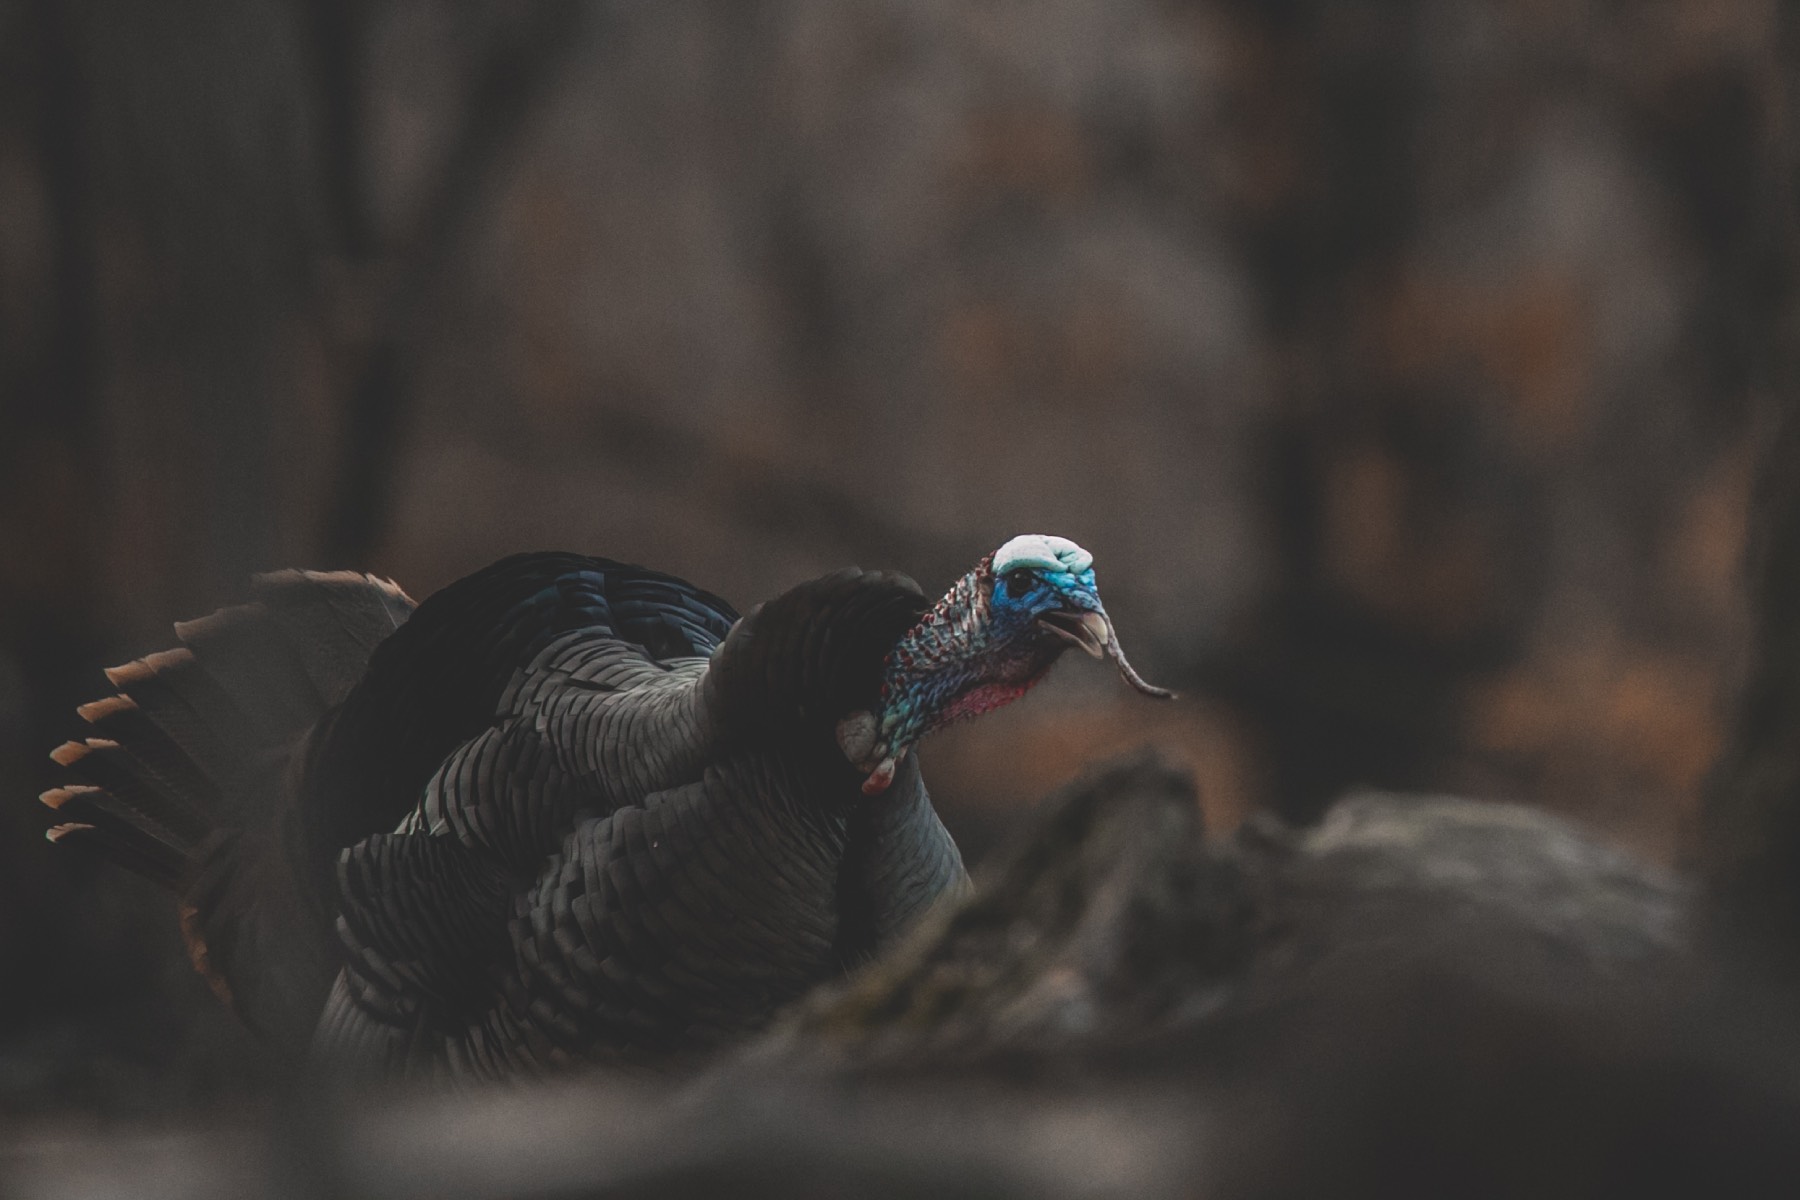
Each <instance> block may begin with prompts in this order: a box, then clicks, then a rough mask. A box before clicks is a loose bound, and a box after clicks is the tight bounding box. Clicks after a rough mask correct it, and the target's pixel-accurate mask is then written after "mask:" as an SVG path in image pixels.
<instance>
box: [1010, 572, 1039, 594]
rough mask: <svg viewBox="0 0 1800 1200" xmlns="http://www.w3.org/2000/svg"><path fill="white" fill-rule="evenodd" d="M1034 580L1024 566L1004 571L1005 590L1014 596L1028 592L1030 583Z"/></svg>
mask: <svg viewBox="0 0 1800 1200" xmlns="http://www.w3.org/2000/svg"><path fill="white" fill-rule="evenodd" d="M1035 582H1036V580H1035V579H1033V578H1032V574H1031V572H1030V571H1027V570H1026V569H1025V568H1024V567H1020V568H1019V569H1018V570H1016V571H1008V572H1007V573H1006V590H1007V591H1009V592H1011V593H1012V594H1013V595H1015V596H1023V595H1024V594H1025V593H1026V592H1029V591H1030V590H1031V585H1032V584H1033V583H1035Z"/></svg>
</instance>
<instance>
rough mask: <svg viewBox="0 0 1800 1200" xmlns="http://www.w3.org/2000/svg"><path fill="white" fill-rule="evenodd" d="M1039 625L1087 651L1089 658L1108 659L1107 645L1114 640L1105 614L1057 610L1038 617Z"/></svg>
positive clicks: (1080, 610)
mask: <svg viewBox="0 0 1800 1200" xmlns="http://www.w3.org/2000/svg"><path fill="white" fill-rule="evenodd" d="M1038 624H1040V625H1042V626H1043V627H1044V628H1045V629H1048V630H1049V631H1050V632H1051V633H1054V634H1055V635H1056V636H1057V637H1059V638H1061V639H1062V640H1063V641H1065V642H1068V643H1069V644H1070V645H1072V646H1079V647H1081V648H1082V649H1083V650H1085V651H1087V654H1088V657H1090V658H1099V659H1103V658H1105V657H1106V647H1107V643H1108V642H1110V641H1111V640H1112V636H1113V632H1112V623H1111V622H1110V621H1108V620H1107V619H1106V614H1105V613H1097V612H1088V611H1085V610H1082V609H1069V608H1057V609H1052V610H1051V611H1049V612H1047V613H1040V614H1039V615H1038Z"/></svg>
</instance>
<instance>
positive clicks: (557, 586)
mask: <svg viewBox="0 0 1800 1200" xmlns="http://www.w3.org/2000/svg"><path fill="white" fill-rule="evenodd" d="M1092 561H1093V560H1092V556H1091V555H1089V554H1088V553H1087V552H1086V551H1085V550H1082V549H1081V548H1080V547H1079V546H1076V545H1075V544H1074V543H1073V542H1069V541H1067V540H1065V539H1062V538H1053V537H1044V536H1038V535H1030V536H1025V537H1019V538H1014V539H1013V540H1011V541H1009V542H1007V543H1006V544H1005V545H1004V546H1002V547H1001V548H1000V549H999V550H997V551H995V552H994V553H993V554H991V555H989V556H987V557H986V558H984V559H982V561H981V562H980V563H978V564H977V565H976V567H975V568H974V570H972V571H970V572H969V573H968V574H967V575H965V576H963V577H962V578H961V579H959V580H958V581H957V582H956V583H955V585H954V586H952V587H951V589H950V591H949V592H948V593H947V594H946V595H945V596H944V597H943V599H941V600H940V601H938V602H937V604H936V605H929V604H928V603H927V601H926V599H925V597H924V596H923V595H922V594H921V593H920V591H919V589H918V587H917V586H916V585H915V584H914V583H913V582H912V581H911V580H909V579H907V578H905V577H903V576H899V575H893V574H886V573H878V572H863V571H856V570H848V571H840V572H837V573H834V574H831V575H826V576H824V577H823V578H820V579H816V580H813V581H811V582H809V583H804V584H801V585H800V586H798V587H796V588H794V589H792V590H791V591H789V592H787V593H785V594H783V595H782V596H780V597H778V598H776V599H774V600H771V601H769V602H768V603H767V604H764V605H762V606H761V607H759V608H757V609H756V610H755V611H753V612H751V614H750V615H749V616H747V617H745V618H743V619H742V620H739V619H738V617H737V614H736V613H735V612H734V611H733V610H732V609H731V607H730V605H728V604H726V603H725V602H724V601H723V600H720V599H719V598H718V597H716V596H713V595H710V594H709V593H706V592H703V591H701V590H700V589H698V588H695V587H693V586H692V585H691V584H688V583H685V582H683V581H682V580H679V579H676V578H673V577H671V576H668V575H663V574H659V573H657V572H654V571H648V570H645V569H643V568H640V567H633V566H626V565H623V564H620V563H615V562H610V561H607V560H605V559H596V558H586V557H582V556H578V555H571V554H529V555H519V556H516V557H513V558H509V559H505V560H503V561H501V562H499V563H496V564H494V565H493V566H491V567H489V568H487V569H486V570H483V571H480V572H478V573H476V574H474V575H471V576H469V577H468V578H466V579H463V580H460V581H458V582H457V583H454V584H452V585H450V586H449V587H447V588H445V589H444V590H443V591H441V592H438V593H436V594H435V595H433V596H431V597H430V598H429V599H427V600H426V601H425V602H424V603H423V604H420V605H418V606H417V607H416V608H415V607H414V605H413V603H412V601H410V600H409V599H408V598H407V597H406V596H405V594H404V593H403V592H401V591H400V589H399V588H397V587H395V586H394V585H393V584H391V583H387V582H383V581H381V580H378V579H375V578H373V577H370V576H365V575H356V574H348V573H334V574H319V573H311V572H299V571H283V572H278V573H275V574H272V575H263V576H259V577H257V579H256V580H255V581H254V583H253V587H252V599H251V601H250V602H249V603H247V604H244V605H241V606H239V607H235V608H228V609H223V610H221V611H219V612H217V613H214V614H213V615H211V616H209V617H205V618H202V619H201V620H198V621H192V622H186V623H183V624H178V625H177V626H176V633H177V635H178V637H179V638H180V640H181V642H182V646H181V647H180V648H178V649H174V650H169V651H165V652H163V653H160V654H153V655H150V656H148V657H146V658H143V659H140V660H138V661H136V662H132V663H129V664H127V665H125V666H123V667H119V668H115V669H114V670H112V671H109V672H108V678H109V679H110V680H111V681H112V683H113V684H114V686H115V687H116V688H117V689H118V695H115V696H111V697H108V698H106V699H104V700H100V701H97V702H95V703H93V704H89V705H85V706H83V707H82V709H81V710H80V711H81V714H82V716H84V717H85V718H86V719H87V720H88V721H89V722H90V723H91V724H93V725H94V726H95V730H94V732H95V734H96V736H94V737H91V738H88V739H87V740H85V741H82V742H70V743H68V744H66V745H64V746H62V747H59V748H58V750H57V751H56V752H55V754H54V756H53V757H55V758H56V760H57V761H58V762H59V763H61V764H63V765H64V766H66V767H69V768H71V769H72V770H74V771H75V772H77V773H78V774H79V775H81V776H82V777H83V778H84V779H85V780H86V782H85V783H84V784H82V785H77V786H69V787H62V788H56V789H53V790H52V791H50V792H47V793H45V795H44V797H43V799H44V801H45V803H47V804H49V805H50V806H51V807H52V808H56V809H58V810H59V816H60V817H61V819H62V821H63V823H62V824H59V825H57V826H55V827H54V828H53V829H51V830H50V832H49V836H50V838H51V839H52V840H53V841H57V842H62V843H66V844H70V845H87V846H91V847H93V848H95V849H97V850H98V851H100V852H102V853H104V854H105V855H107V856H108V857H110V858H112V859H114V860H115V861H117V862H118V863H120V864H122V865H124V866H126V867H129V868H131V869H133V870H135V871H138V872H140V873H142V874H144V875H147V876H149V877H150V878H151V879H154V880H156V881H158V882H159V883H162V884H164V885H166V886H167V887H169V888H170V889H171V890H173V891H175V892H176V893H177V895H178V896H179V898H180V906H179V908H180V915H181V924H182V930H183V933H184V935H185V937H186V941H187V945H188V948H189V951H190V954H191V956H192V958H193V961H194V965H195V966H196V967H197V968H198V969H199V970H200V972H201V973H202V974H203V975H204V976H205V977H206V978H207V979H208V980H209V981H210V982H211V984H212V986H213V988H214V990H215V991H216V992H217V993H218V994H219V995H220V997H221V998H222V999H224V1000H225V1001H226V1002H227V1003H229V1004H231V1005H232V1007H233V1008H234V1009H236V1011H237V1012H238V1013H239V1014H240V1015H241V1016H242V1017H243V1018H244V1019H245V1020H246V1021H247V1022H248V1023H249V1024H251V1025H252V1026H253V1027H255V1028H257V1029H259V1030H260V1031H262V1032H264V1033H266V1034H267V1035H269V1036H270V1037H271V1038H273V1039H274V1040H276V1041H277V1042H278V1043H279V1044H282V1045H285V1046H287V1047H289V1048H291V1049H292V1050H293V1051H294V1053H295V1054H296V1055H299V1054H302V1053H304V1052H306V1051H307V1050H308V1048H310V1052H311V1054H312V1056H313V1057H314V1058H315V1059H316V1060H324V1061H326V1062H329V1063H346V1064H353V1065H355V1066H357V1067H359V1068H362V1069H375V1070H381V1071H385V1072H390V1073H423V1074H433V1073H439V1072H448V1073H456V1074H472V1075H485V1076H497V1075H508V1074H514V1073H519V1072H525V1071H533V1070H539V1069H543V1068H547V1067H554V1066H557V1065H560V1064H564V1063H570V1062H592V1061H607V1062H653V1061H666V1060H668V1059H670V1058H673V1057H680V1056H683V1055H690V1054H697V1053H702V1052H704V1051H706V1050H709V1049H711V1048H713V1047H716V1046H718V1045H719V1044H721V1043H723V1042H725V1041H728V1040H730V1039H731V1038H733V1037H736V1036H738V1035H741V1034H743V1033H745V1032H747V1031H749V1030H752V1029H754V1028H756V1027H757V1026H759V1025H760V1024H762V1023H763V1022H765V1021H766V1020H767V1019H768V1018H769V1017H770V1016H771V1015H772V1014H773V1013H774V1012H775V1010H776V1009H778V1008H779V1007H781V1006H782V1005H783V1004H785V1003H787V1002H788V1001H790V1000H792V999H794V998H796V997H797V996H799V995H800V994H802V993H803V992H805V991H806V990H807V989H809V988H811V987H812V986H814V985H815V984H817V983H819V982H821V981H823V980H825V979H828V978H830V977H832V976H834V975H837V974H839V973H841V972H842V971H844V970H846V969H848V968H849V967H851V966H854V965H855V964H856V963H858V962H859V961H861V960H863V959H864V958H866V957H867V956H868V955H870V954H871V953H873V952H875V951H877V950H879V949H880V948H881V947H883V946H884V945H886V944H887V943H888V942H890V941H891V940H892V939H893V938H895V937H896V936H897V935H898V934H899V933H900V932H901V931H903V930H904V929H905V928H906V927H907V926H908V925H909V924H910V923H911V922H913V921H914V920H915V919H916V918H917V917H918V915H919V914H920V913H921V912H923V911H924V910H925V908H927V907H928V906H929V905H930V904H931V903H932V902H933V901H934V900H936V899H937V898H938V897H939V896H941V895H942V894H944V893H945V892H946V891H949V890H951V889H955V888H957V887H960V886H961V884H962V882H963V879H964V875H963V868H962V861H961V858H960V856H959V855H958V853H957V850H956V846H955V844H954V843H953V842H952V841H951V839H950V836H949V834H948V833H946V832H945V830H944V827H943V825H942V824H941V823H939V821H938V819H937V815H936V814H935V813H934V812H933V811H932V808H931V804H930V801H929V799H928V798H927V797H926V794H925V788H924V784H923V783H922V782H921V780H920V777H919V772H918V769H917V764H916V756H913V755H911V754H910V753H909V751H910V750H911V748H912V747H913V745H914V744H915V743H916V742H917V741H918V740H919V739H920V738H922V737H923V736H924V735H925V734H927V733H929V732H931V731H932V730H934V729H937V728H940V727H942V726H944V725H946V724H949V723H951V722H953V721H956V720H958V719H961V718H964V717H968V716H973V715H975V714H978V713H981V712H984V711H987V710H989V709H992V708H995V707H997V706H999V705H1002V704H1005V703H1007V702H1009V701H1011V700H1014V699H1016V698H1018V697H1019V696H1020V695H1022V694H1024V692H1025V691H1026V689H1028V688H1030V687H1031V686H1032V685H1033V684H1035V683H1036V682H1037V681H1038V680H1039V679H1041V678H1042V677H1043V676H1044V674H1045V672H1046V671H1047V670H1048V669H1049V667H1050V665H1051V664H1052V663H1053V662H1054V661H1055V660H1056V658H1057V657H1058V655H1059V654H1060V653H1061V652H1062V651H1063V650H1064V649H1066V648H1068V647H1069V646H1071V645H1074V646H1079V647H1081V648H1082V649H1084V650H1086V651H1088V652H1089V653H1090V654H1093V655H1095V656H1096V657H1108V656H1110V657H1111V658H1112V659H1113V660H1114V661H1115V662H1116V663H1117V665H1118V667H1119V670H1120V672H1121V673H1122V674H1123V675H1124V677H1125V678H1126V679H1127V680H1128V681H1129V682H1130V683H1131V684H1132V685H1133V686H1134V687H1136V688H1137V689H1138V690H1140V691H1142V692H1145V693H1147V694H1149V695H1155V696H1167V695H1168V693H1166V692H1163V691H1162V690H1161V689H1158V688H1153V687H1151V686H1150V685H1148V684H1146V683H1144V682H1143V680H1142V679H1140V678H1139V677H1138V676H1137V674H1136V672H1134V671H1133V670H1132V669H1131V667H1130V665H1129V664H1128V663H1127V662H1126V660H1125V657H1124V655H1123V653H1122V652H1121V651H1120V649H1119V644H1118V639H1117V637H1116V636H1115V635H1114V633H1113V629H1112V624H1111V621H1110V620H1109V619H1108V618H1107V616H1106V612H1105V609H1104V608H1103V607H1102V606H1101V603H1100V597H1099V593H1098V592H1097V591H1096V589H1095V583H1094V574H1093V569H1092Z"/></svg>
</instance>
